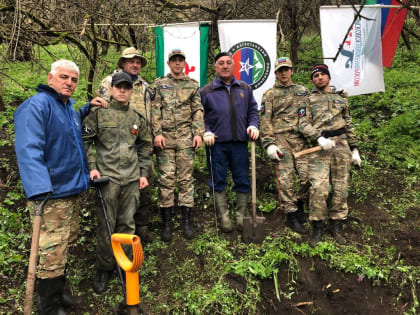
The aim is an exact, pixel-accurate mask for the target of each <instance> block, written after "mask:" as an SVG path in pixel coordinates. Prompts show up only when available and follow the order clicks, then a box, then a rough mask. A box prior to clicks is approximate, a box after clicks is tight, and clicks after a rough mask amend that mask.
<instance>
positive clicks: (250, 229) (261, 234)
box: [243, 141, 265, 243]
mask: <svg viewBox="0 0 420 315" xmlns="http://www.w3.org/2000/svg"><path fill="white" fill-rule="evenodd" d="M251 178H252V183H251V187H252V217H244V230H243V238H244V241H245V242H246V243H251V242H252V243H261V242H262V241H263V240H264V239H265V218H264V217H257V178H256V170H255V141H251Z"/></svg>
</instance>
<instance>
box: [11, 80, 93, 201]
mask: <svg viewBox="0 0 420 315" xmlns="http://www.w3.org/2000/svg"><path fill="white" fill-rule="evenodd" d="M37 91H38V93H37V94H36V95H34V96H32V97H30V98H29V99H27V100H26V101H25V102H23V103H22V104H21V105H20V106H19V107H18V108H17V109H16V111H15V113H14V123H15V150H16V156H17V160H18V165H19V172H20V177H21V180H22V185H23V188H24V190H25V194H26V197H27V198H28V199H29V198H32V197H35V196H37V195H41V194H45V193H47V192H52V195H51V198H52V199H54V198H61V197H65V196H71V195H75V194H78V193H81V192H83V191H85V190H87V189H88V188H89V168H88V163H87V160H86V153H85V148H84V145H83V139H82V128H81V126H82V124H81V119H82V116H83V115H85V114H87V113H86V112H87V111H88V109H89V107H88V106H85V107H84V108H82V109H81V110H80V111H79V112H76V111H74V110H73V109H72V108H71V107H72V106H73V104H74V100H73V99H70V100H69V102H68V103H67V104H64V103H63V101H62V100H61V98H60V95H59V94H58V93H57V92H56V91H55V90H54V89H52V88H50V87H49V86H47V85H43V84H40V85H38V87H37ZM34 199H39V198H37V197H35V198H34ZM41 199H42V198H41Z"/></svg>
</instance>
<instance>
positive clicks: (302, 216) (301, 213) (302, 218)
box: [296, 199, 307, 225]
mask: <svg viewBox="0 0 420 315" xmlns="http://www.w3.org/2000/svg"><path fill="white" fill-rule="evenodd" d="M296 205H297V208H298V210H297V211H296V212H297V213H296V214H297V219H298V221H299V223H300V224H301V225H304V224H305V223H306V219H307V214H306V213H305V202H304V201H303V200H300V199H299V200H298V201H297V203H296Z"/></svg>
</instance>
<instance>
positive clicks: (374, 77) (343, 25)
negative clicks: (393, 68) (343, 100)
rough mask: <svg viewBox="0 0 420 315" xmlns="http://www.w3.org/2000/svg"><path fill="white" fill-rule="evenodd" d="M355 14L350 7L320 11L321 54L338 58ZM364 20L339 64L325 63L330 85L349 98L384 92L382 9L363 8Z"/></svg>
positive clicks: (351, 35)
mask: <svg viewBox="0 0 420 315" xmlns="http://www.w3.org/2000/svg"><path fill="white" fill-rule="evenodd" d="M355 14H356V12H355V10H354V9H353V8H351V7H341V8H337V7H330V6H322V7H321V8H320V20H321V39H322V53H323V56H324V58H332V57H334V56H335V55H336V54H337V51H338V48H339V47H340V45H341V44H342V42H343V38H344V37H345V35H346V33H347V31H348V29H349V26H350V25H351V24H352V22H353V20H354V16H355ZM361 14H362V15H363V16H364V17H366V18H367V19H365V18H357V19H356V21H355V23H354V25H353V27H352V29H351V30H350V32H349V33H348V35H347V37H346V39H345V41H344V45H343V47H342V49H341V50H340V54H339V55H338V58H337V60H336V61H335V62H334V61H333V60H332V59H324V62H325V64H327V65H328V67H329V71H330V73H331V85H333V86H335V87H336V88H337V89H339V90H341V89H345V90H346V91H347V93H348V95H360V94H367V93H373V92H383V91H385V84H384V75H383V68H382V45H381V9H379V8H372V7H370V8H366V7H365V8H363V10H362V12H361Z"/></svg>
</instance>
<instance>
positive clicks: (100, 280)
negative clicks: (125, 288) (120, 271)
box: [93, 269, 111, 294]
mask: <svg viewBox="0 0 420 315" xmlns="http://www.w3.org/2000/svg"><path fill="white" fill-rule="evenodd" d="M110 273H111V272H110V271H107V270H102V269H96V275H95V279H94V280H93V291H95V293H97V294H102V293H104V292H105V291H106V290H107V289H108V282H109V276H110Z"/></svg>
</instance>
